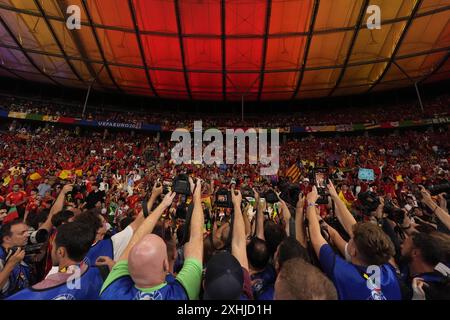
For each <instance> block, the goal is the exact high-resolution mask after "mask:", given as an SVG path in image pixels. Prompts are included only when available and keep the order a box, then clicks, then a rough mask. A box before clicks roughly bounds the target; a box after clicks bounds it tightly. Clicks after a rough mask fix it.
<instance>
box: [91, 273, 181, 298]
mask: <svg viewBox="0 0 450 320" xmlns="http://www.w3.org/2000/svg"><path fill="white" fill-rule="evenodd" d="M172 277H173V276H172ZM168 278H169V280H170V279H171V277H170V276H169V277H168ZM166 279H167V278H166ZM100 299H101V300H189V297H188V295H187V293H186V290H185V289H184V287H183V286H182V285H181V283H179V282H178V281H177V280H175V281H173V282H168V283H167V284H166V285H165V286H164V287H162V288H160V289H158V290H155V291H153V292H151V293H146V292H143V291H141V290H139V289H137V288H136V287H135V285H134V282H133V279H131V277H130V276H124V277H120V278H119V279H117V280H115V281H114V282H113V283H111V284H110V285H109V286H108V287H106V289H105V290H104V291H103V293H102V294H101V296H100Z"/></svg>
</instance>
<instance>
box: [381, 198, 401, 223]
mask: <svg viewBox="0 0 450 320" xmlns="http://www.w3.org/2000/svg"><path fill="white" fill-rule="evenodd" d="M383 212H384V213H386V214H387V215H388V218H389V219H390V220H392V221H394V222H396V223H398V224H402V223H403V220H404V219H405V212H404V211H403V210H402V209H400V208H397V207H395V206H394V205H393V204H392V202H390V201H388V202H386V203H385V204H384V208H383Z"/></svg>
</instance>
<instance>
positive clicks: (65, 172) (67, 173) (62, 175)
mask: <svg viewBox="0 0 450 320" xmlns="http://www.w3.org/2000/svg"><path fill="white" fill-rule="evenodd" d="M71 174H72V172H71V171H70V170H62V171H61V172H60V173H59V175H58V177H59V178H60V179H62V180H66V179H68V178H69V177H70V175H71Z"/></svg>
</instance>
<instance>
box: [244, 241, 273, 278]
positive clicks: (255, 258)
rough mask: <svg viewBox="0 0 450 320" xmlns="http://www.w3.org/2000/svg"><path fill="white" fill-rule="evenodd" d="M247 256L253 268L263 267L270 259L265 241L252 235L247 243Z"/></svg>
mask: <svg viewBox="0 0 450 320" xmlns="http://www.w3.org/2000/svg"><path fill="white" fill-rule="evenodd" d="M247 257H248V262H249V263H250V265H251V266H252V267H253V268H254V269H256V270H262V269H264V268H265V267H266V265H267V263H268V262H269V259H270V254H269V250H268V248H267V245H266V242H265V241H264V240H261V239H259V238H257V237H253V238H252V240H251V241H250V243H249V244H248V245H247Z"/></svg>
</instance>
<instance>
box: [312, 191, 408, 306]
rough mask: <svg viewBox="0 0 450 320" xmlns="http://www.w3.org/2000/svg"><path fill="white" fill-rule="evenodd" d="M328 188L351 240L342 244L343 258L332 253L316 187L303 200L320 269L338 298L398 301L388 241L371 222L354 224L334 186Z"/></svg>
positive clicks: (398, 288)
mask: <svg viewBox="0 0 450 320" xmlns="http://www.w3.org/2000/svg"><path fill="white" fill-rule="evenodd" d="M328 189H329V192H330V195H331V197H332V198H333V200H334V201H335V203H336V207H337V209H336V212H337V217H338V219H339V221H341V223H342V224H343V226H344V228H345V230H346V231H347V233H348V234H349V235H350V241H349V242H348V243H346V244H345V245H344V253H345V259H343V258H342V257H341V256H339V255H337V254H336V253H335V252H334V251H333V249H332V248H331V246H330V245H329V244H328V243H327V241H326V240H325V239H324V237H323V236H322V234H321V228H320V225H319V220H318V217H317V212H316V201H317V199H318V197H319V196H318V193H317V189H316V187H313V190H312V192H310V193H309V194H308V195H307V197H306V200H307V211H306V212H307V219H308V225H309V233H310V238H311V242H312V246H313V248H314V251H315V252H316V255H317V257H318V258H319V261H320V264H321V266H322V269H323V270H324V271H325V273H326V274H327V275H328V277H330V279H331V280H332V281H333V283H334V285H335V286H336V289H337V291H338V296H339V299H340V300H366V299H374V300H399V299H401V292H400V287H399V283H398V280H397V276H396V270H395V268H394V267H393V266H392V265H391V264H390V263H389V260H390V259H391V258H392V256H393V255H394V253H395V252H394V246H393V244H392V242H391V240H390V239H389V237H388V236H387V235H386V234H385V233H384V232H383V231H382V230H381V229H380V228H379V227H378V226H377V225H375V224H373V223H370V222H365V223H356V221H355V219H354V218H353V216H352V215H351V214H350V212H349V211H348V209H347V207H346V206H345V204H344V203H343V202H342V201H341V200H340V199H339V196H338V195H337V193H336V190H335V189H334V187H333V186H332V185H331V184H329V185H328Z"/></svg>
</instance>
